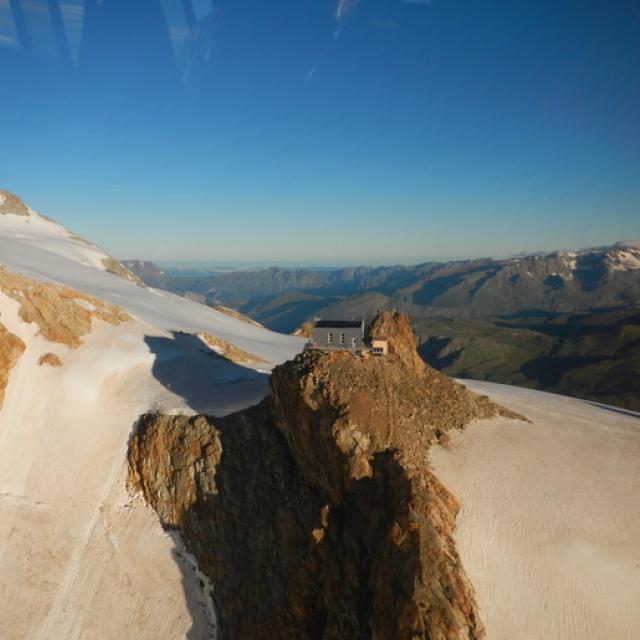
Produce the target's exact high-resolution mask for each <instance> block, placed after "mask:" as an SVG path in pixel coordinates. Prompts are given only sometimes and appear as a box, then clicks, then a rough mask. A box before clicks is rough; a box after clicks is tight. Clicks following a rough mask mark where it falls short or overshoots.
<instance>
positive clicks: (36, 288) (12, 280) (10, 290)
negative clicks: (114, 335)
mask: <svg viewBox="0 0 640 640" xmlns="http://www.w3.org/2000/svg"><path fill="white" fill-rule="evenodd" d="M0 291H2V292H3V293H4V294H6V295H7V296H9V297H10V298H12V299H13V300H15V301H16V302H18V303H19V305H20V309H19V311H18V315H19V317H20V318H21V319H22V320H23V321H24V322H28V323H35V324H36V325H37V326H38V328H39V329H40V334H41V335H42V336H43V337H44V338H45V339H46V340H50V341H51V342H58V343H61V344H65V345H67V346H69V347H71V348H75V347H78V346H80V345H81V344H82V340H81V338H82V336H84V335H86V334H88V333H89V332H90V331H91V323H92V321H93V320H94V319H96V320H102V321H103V322H107V323H109V324H112V325H117V324H121V323H123V322H127V321H128V320H130V319H131V318H130V316H129V315H128V314H127V313H126V312H125V311H124V310H123V309H121V308H120V307H117V306H116V305H113V304H109V303H107V302H104V301H102V300H98V299H97V298H94V297H92V296H89V295H86V294H84V293H80V292H78V291H74V290H73V289H69V288H68V287H64V286H61V285H58V284H55V283H52V282H42V281H39V280H32V279H31V278H27V277H26V276H23V275H20V274H16V273H11V272H9V271H7V270H6V269H4V268H1V267H0Z"/></svg>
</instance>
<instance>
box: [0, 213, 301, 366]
mask: <svg viewBox="0 0 640 640" xmlns="http://www.w3.org/2000/svg"><path fill="white" fill-rule="evenodd" d="M104 258H108V256H107V254H105V253H104V252H102V251H101V250H100V249H98V248H97V247H95V246H94V245H91V244H88V243H85V242H84V241H83V240H76V239H75V237H74V236H72V234H69V233H68V232H67V231H66V230H65V229H64V227H62V226H60V225H58V224H57V223H55V222H52V221H50V220H48V219H46V218H43V217H42V216H39V215H38V214H36V213H34V212H30V215H29V216H15V215H10V214H9V215H0V265H4V266H6V267H7V268H8V269H10V270H11V271H14V272H17V273H22V274H25V275H27V276H30V277H33V278H36V279H41V280H50V281H53V282H57V283H59V284H64V285H67V286H69V287H71V288H73V289H75V290H77V291H81V292H83V293H88V294H90V295H93V296H95V297H96V298H100V299H101V300H106V301H107V302H112V303H114V304H117V305H119V306H121V307H123V308H124V309H126V310H127V311H128V312H129V313H130V314H132V315H133V316H135V317H137V318H139V319H140V320H143V321H145V322H148V323H149V324H151V325H153V326H154V327H157V328H161V329H165V330H167V331H186V332H189V333H198V332H208V333H211V334H213V335H215V336H216V337H218V338H221V339H223V340H226V341H227V342H231V343H233V344H235V345H236V346H238V347H240V348H242V349H244V350H245V351H249V352H250V353H255V354H256V355H258V356H260V357H261V358H263V359H265V360H269V361H270V362H272V363H279V362H283V361H285V360H288V359H289V358H290V357H291V356H292V355H293V354H295V353H297V352H298V351H299V350H300V349H301V348H302V345H303V344H304V342H303V341H302V340H301V339H300V338H295V337H291V336H283V335H280V334H275V333H273V332H271V331H268V330H266V329H264V328H262V327H259V326H257V325H252V324H250V323H246V322H242V321H239V320H237V319H235V318H232V317H230V316H228V315H226V314H224V313H220V312H217V311H214V310H212V309H210V308H209V307H206V306H204V305H201V304H199V303H197V302H193V301H191V300H187V299H185V298H181V297H179V296H175V295H173V294H170V293H167V292H164V291H157V290H155V289H150V288H146V287H139V286H137V285H136V284H134V283H133V282H130V281H128V280H125V279H124V278H121V277H119V276H117V275H114V274H112V273H108V272H107V271H105V269H104V265H103V264H102V261H103V259H104Z"/></svg>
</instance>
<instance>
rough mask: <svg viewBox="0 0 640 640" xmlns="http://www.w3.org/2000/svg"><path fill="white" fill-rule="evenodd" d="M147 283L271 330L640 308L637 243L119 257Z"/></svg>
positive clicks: (638, 247) (638, 244) (639, 259)
mask: <svg viewBox="0 0 640 640" xmlns="http://www.w3.org/2000/svg"><path fill="white" fill-rule="evenodd" d="M124 264H125V266H126V267H127V268H128V269H130V270H131V271H133V272H134V273H136V274H137V275H138V276H139V277H140V278H141V279H142V280H143V281H144V282H146V283H147V284H149V285H151V286H154V287H158V288H162V289H168V290H170V291H173V292H175V293H180V294H182V295H187V296H189V297H193V298H197V299H199V300H201V301H203V302H206V303H208V304H224V305H228V306H231V307H234V308H236V309H238V310H239V311H242V312H243V313H246V314H247V315H249V316H251V317H252V318H254V319H255V320H257V321H258V322H261V323H262V324H264V325H265V326H267V327H269V328H271V329H274V330H277V331H292V330H293V329H295V328H296V327H297V326H299V325H300V324H301V323H302V322H303V321H304V320H307V319H309V318H311V317H313V316H314V315H317V316H322V317H329V316H336V317H338V316H339V317H342V318H349V319H351V318H357V317H360V316H362V315H365V316H370V317H371V316H373V315H374V314H375V312H376V311H377V310H378V309H385V308H395V309H398V310H401V311H404V312H407V313H409V314H410V315H411V317H412V318H413V319H414V320H416V319H418V318H426V317H432V316H441V317H449V318H477V317H484V316H487V315H491V316H494V315H512V316H517V315H538V314H539V315H549V314H553V313H566V312H575V311H591V310H594V309H603V308H628V307H630V306H631V307H633V306H640V243H637V242H626V243H618V244H616V245H613V246H608V247H596V248H590V249H584V250H581V251H574V252H569V251H566V252H565V251H556V252H553V253H549V254H546V255H539V254H534V255H529V256H519V257H515V258H509V259H505V260H493V259H490V258H483V259H478V260H463V261H455V262H444V263H443V262H426V263H423V264H419V265H416V266H411V267H404V266H389V267H349V268H343V269H335V270H328V271H318V270H312V269H282V268H278V267H271V268H268V269H260V270H243V271H232V272H226V273H219V274H216V275H208V276H204V277H203V276H200V277H189V276H178V277H176V276H172V275H170V274H168V273H167V272H166V271H163V270H162V269H160V268H159V267H157V266H156V265H154V264H153V263H150V262H142V261H138V260H132V261H125V262H124Z"/></svg>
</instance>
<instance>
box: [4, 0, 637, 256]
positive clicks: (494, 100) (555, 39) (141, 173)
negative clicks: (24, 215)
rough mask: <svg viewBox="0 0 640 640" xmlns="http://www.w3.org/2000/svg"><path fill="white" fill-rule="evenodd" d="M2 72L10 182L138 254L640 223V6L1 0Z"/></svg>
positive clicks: (406, 247)
mask: <svg viewBox="0 0 640 640" xmlns="http://www.w3.org/2000/svg"><path fill="white" fill-rule="evenodd" d="M16 7H17V10H16ZM0 74H1V75H0V79H1V83H2V84H1V85H0V86H1V90H0V127H1V132H0V135H1V137H0V149H1V153H0V188H6V189H9V190H11V191H14V192H16V193H17V194H18V195H20V196H21V197H23V198H24V199H25V200H26V201H28V202H29V203H30V204H31V205H32V206H33V207H34V208H36V209H37V210H40V211H42V212H43V213H46V214H48V215H50V216H52V217H54V218H56V219H58V220H60V221H61V222H62V223H64V224H65V225H67V226H68V227H69V228H71V229H73V230H74V231H75V232H77V233H79V234H80V235H83V236H85V237H87V238H89V239H91V240H93V241H95V242H97V243H98V244H100V245H102V246H103V247H104V248H105V249H107V250H108V251H110V252H111V253H112V254H114V255H115V256H117V257H119V258H134V257H135V258H145V259H152V260H156V261H164V262H171V261H176V260H188V261H207V262H211V263H217V264H224V263H265V264H267V263H269V264H292V263H294V264H295V263H299V264H310V263H311V264H340V263H345V264H353V263H368V264H380V263H390V262H404V263H411V262H418V261H421V260H426V259H428V258H432V257H442V256H447V257H463V256H464V257H466V256H479V255H494V256H499V255H505V254H512V253H518V252H522V251H528V250H538V249H553V248H577V247H581V246H590V245H596V244H606V243H611V242H614V241H616V240H622V239H624V240H633V239H638V238H640V5H638V3H637V2H635V1H626V0H625V1H623V0H620V1H616V0H601V1H593V0H579V1H578V0H571V1H570V0H537V1H535V2H534V1H529V2H524V1H523V2H514V1H513V0H504V1H492V0H455V1H454V0H405V1H402V0H359V1H358V0H337V1H336V0H273V1H271V2H269V1H266V0H218V1H214V2H211V1H210V0H197V1H192V0H191V1H190V0H163V1H162V2H160V1H159V0H135V1H134V0H102V2H101V3H96V0H87V1H86V2H82V1H81V0H67V2H65V3H64V4H59V3H58V0H46V1H45V0H21V1H19V0H14V3H13V8H12V6H11V4H10V2H9V0H0Z"/></svg>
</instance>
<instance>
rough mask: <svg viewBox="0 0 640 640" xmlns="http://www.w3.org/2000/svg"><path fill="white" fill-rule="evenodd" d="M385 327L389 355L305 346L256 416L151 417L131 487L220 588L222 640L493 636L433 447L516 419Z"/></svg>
mask: <svg viewBox="0 0 640 640" xmlns="http://www.w3.org/2000/svg"><path fill="white" fill-rule="evenodd" d="M374 325H375V326H376V327H377V330H378V331H381V332H382V331H384V333H383V334H381V335H385V336H386V337H388V338H389V342H390V345H392V346H393V349H392V353H391V354H390V355H389V356H387V357H381V358H371V357H360V356H356V355H353V354H351V353H348V352H334V353H320V352H305V353H303V354H300V355H299V356H298V357H297V358H296V359H295V360H293V361H292V362H289V363H286V364H284V365H281V366H280V367H277V368H276V369H275V370H274V372H273V376H272V381H271V390H272V393H271V397H270V398H268V399H267V400H265V401H264V402H263V403H262V404H261V405H259V406H258V407H254V408H251V409H248V410H245V411H241V412H239V413H236V414H233V415H231V416H227V417H224V418H212V417H206V416H197V417H186V416H157V415H146V416H143V417H142V418H141V420H140V424H139V428H138V430H137V432H136V433H135V434H134V436H133V438H132V440H131V446H130V451H129V469H130V471H129V482H130V485H131V487H132V488H134V489H137V490H139V491H142V493H143V494H144V496H145V498H146V500H147V501H148V502H149V504H151V505H152V506H153V507H154V509H155V510H156V511H157V513H158V515H159V516H160V519H161V521H162V522H163V524H164V525H165V526H169V527H178V528H179V529H180V531H181V533H182V535H183V536H184V539H185V541H186V543H187V546H188V547H189V549H190V550H191V551H192V552H193V553H195V555H196V556H197V558H198V560H199V563H200V568H201V569H202V570H203V571H204V572H205V573H206V574H207V575H208V576H209V577H210V578H211V580H212V584H213V585H214V598H215V601H216V604H217V607H218V613H219V617H220V624H221V634H222V636H221V637H223V638H234V639H236V638H238V639H242V638H257V639H262V638H264V639H265V640H266V639H267V638H269V639H274V638H302V639H306V638H349V639H356V640H357V639H363V640H364V639H365V638H374V639H378V640H382V639H388V638H394V639H395V638H398V639H403V638H425V639H426V638H429V639H436V638H437V639H447V640H450V639H451V640H452V639H474V638H481V637H482V636H483V626H482V623H481V621H480V619H479V616H478V612H477V608H476V604H475V600H474V591H473V587H472V585H471V584H470V582H469V580H468V579H467V577H466V574H465V572H464V569H463V567H462V565H461V562H460V558H459V556H458V553H457V551H456V548H455V544H454V541H453V537H452V533H453V529H454V524H455V517H456V514H457V512H458V508H459V505H458V503H457V501H456V499H455V498H454V496H453V495H451V494H450V493H449V492H448V491H447V489H446V488H445V487H444V486H443V485H442V484H441V483H440V482H439V480H438V479H437V478H436V477H435V476H434V475H433V473H432V472H431V470H430V468H429V465H428V461H427V453H428V449H429V446H430V445H431V443H432V442H433V441H434V440H435V439H437V438H441V437H442V436H443V434H445V433H446V431H447V430H449V429H451V428H462V427H463V426H464V425H466V424H468V423H469V422H470V421H472V420H475V419H478V418H484V417H489V416H492V415H496V414H497V413H503V414H505V415H513V414H510V413H509V412H506V411H504V410H502V409H501V408H500V407H498V406H497V405H495V404H493V403H491V402H490V401H489V400H488V399H486V398H482V397H479V396H477V395H475V394H473V393H471V392H470V391H468V390H467V389H466V388H464V387H463V386H462V385H459V384H457V383H455V382H454V381H452V380H449V379H448V378H446V377H445V376H443V375H441V374H439V373H437V372H436V371H434V370H432V369H431V368H430V367H428V366H426V365H424V364H422V363H420V365H418V364H417V360H416V359H415V358H414V357H413V355H412V350H413V352H414V353H415V348H414V342H413V334H412V332H411V329H410V327H409V325H408V323H407V321H406V318H404V317H402V316H399V315H397V314H396V315H392V314H389V315H386V316H385V317H383V318H382V319H380V320H379V321H377V324H376V323H374Z"/></svg>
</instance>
